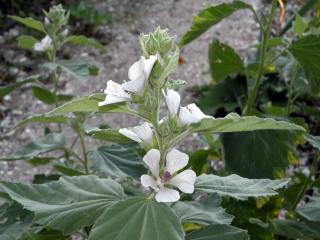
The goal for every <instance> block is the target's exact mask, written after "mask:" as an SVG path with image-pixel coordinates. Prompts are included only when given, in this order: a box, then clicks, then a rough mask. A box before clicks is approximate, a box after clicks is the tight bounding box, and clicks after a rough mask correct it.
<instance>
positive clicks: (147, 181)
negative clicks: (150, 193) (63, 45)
mask: <svg viewBox="0 0 320 240" xmlns="http://www.w3.org/2000/svg"><path fill="white" fill-rule="evenodd" d="M140 181H141V184H142V186H144V187H150V188H152V189H153V190H155V191H159V187H158V185H157V182H156V180H154V179H153V177H151V176H149V175H147V174H143V175H142V176H141V177H140Z"/></svg>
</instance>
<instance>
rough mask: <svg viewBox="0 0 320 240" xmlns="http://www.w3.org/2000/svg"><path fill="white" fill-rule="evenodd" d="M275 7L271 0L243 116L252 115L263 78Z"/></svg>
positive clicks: (275, 1)
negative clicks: (255, 70)
mask: <svg viewBox="0 0 320 240" xmlns="http://www.w3.org/2000/svg"><path fill="white" fill-rule="evenodd" d="M276 7H277V0H273V1H272V7H271V13H270V15H269V19H268V22H267V26H266V28H265V29H262V32H263V34H262V35H263V38H262V48H261V52H260V60H259V67H258V71H257V77H256V81H255V84H254V87H253V89H252V90H251V91H250V90H249V91H248V94H249V97H248V102H247V106H246V108H245V110H244V114H245V115H251V114H252V110H253V109H252V108H253V105H254V103H255V100H256V98H257V95H258V90H259V86H260V84H261V81H262V78H263V72H264V67H265V61H266V54H267V50H268V42H269V37H270V33H271V29H272V20H273V18H274V14H275V11H276Z"/></svg>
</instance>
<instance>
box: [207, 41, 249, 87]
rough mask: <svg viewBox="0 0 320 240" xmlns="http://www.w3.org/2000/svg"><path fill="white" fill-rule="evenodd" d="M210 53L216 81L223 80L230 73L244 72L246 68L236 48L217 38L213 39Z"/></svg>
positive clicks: (212, 74)
mask: <svg viewBox="0 0 320 240" xmlns="http://www.w3.org/2000/svg"><path fill="white" fill-rule="evenodd" d="M208 55H209V64H210V71H211V76H212V80H213V82H214V83H219V82H221V81H222V80H224V79H225V78H226V77H227V76H229V75H230V74H235V73H242V72H243V71H244V69H245V68H244V64H243V62H242V60H241V58H240V57H239V55H238V54H237V53H236V52H235V50H234V49H233V48H231V47H230V46H228V45H227V44H224V43H221V42H220V41H219V40H217V39H213V40H212V42H211V44H210V46H209V53H208Z"/></svg>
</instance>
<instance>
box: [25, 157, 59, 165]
mask: <svg viewBox="0 0 320 240" xmlns="http://www.w3.org/2000/svg"><path fill="white" fill-rule="evenodd" d="M53 160H57V158H54V157H34V158H31V159H30V160H29V161H28V163H30V164H31V165H32V166H41V165H46V164H48V163H50V162H51V161H53Z"/></svg>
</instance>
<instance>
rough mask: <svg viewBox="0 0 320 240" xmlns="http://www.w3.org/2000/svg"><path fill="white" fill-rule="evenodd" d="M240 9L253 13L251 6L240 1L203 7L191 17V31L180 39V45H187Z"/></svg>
mask: <svg viewBox="0 0 320 240" xmlns="http://www.w3.org/2000/svg"><path fill="white" fill-rule="evenodd" d="M242 9H250V10H251V11H254V10H253V8H252V6H251V5H249V4H246V3H244V2H242V1H233V2H231V3H222V4H219V5H217V6H209V7H205V8H204V9H203V10H201V11H200V12H199V14H198V15H197V16H194V17H193V24H192V26H191V29H190V30H189V31H188V32H187V33H186V34H185V35H184V36H183V37H182V39H181V41H180V45H181V46H184V45H187V44H188V43H190V42H191V41H193V40H194V39H196V38H198V37H199V36H200V35H201V34H203V33H204V32H206V31H207V30H208V29H209V28H210V27H212V26H214V25H216V24H218V23H219V22H221V21H222V20H223V19H225V18H227V17H229V16H230V15H232V14H233V13H234V12H236V11H239V10H242Z"/></svg>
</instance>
